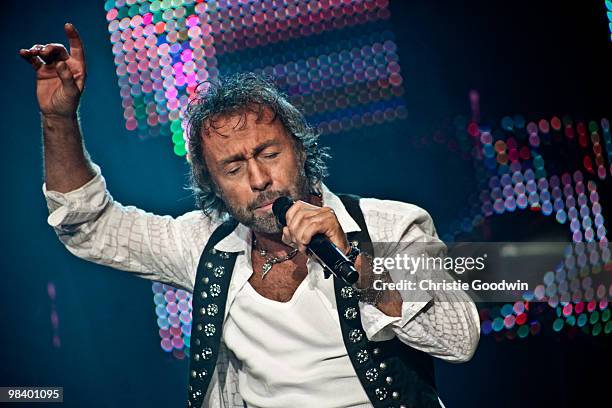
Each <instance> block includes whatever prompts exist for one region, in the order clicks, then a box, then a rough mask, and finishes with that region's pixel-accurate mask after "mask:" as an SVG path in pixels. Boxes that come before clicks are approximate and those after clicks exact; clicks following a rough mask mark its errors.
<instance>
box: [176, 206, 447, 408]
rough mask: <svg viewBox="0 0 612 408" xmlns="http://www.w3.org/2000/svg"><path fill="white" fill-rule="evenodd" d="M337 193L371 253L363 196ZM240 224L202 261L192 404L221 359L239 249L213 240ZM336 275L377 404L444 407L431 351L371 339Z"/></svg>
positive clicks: (357, 237)
mask: <svg viewBox="0 0 612 408" xmlns="http://www.w3.org/2000/svg"><path fill="white" fill-rule="evenodd" d="M338 196H339V197H340V199H341V200H342V202H343V204H344V206H345V207H346V209H347V211H348V213H349V214H350V215H351V217H352V218H353V219H354V220H355V221H356V222H357V224H358V225H359V227H360V228H361V231H357V232H353V233H349V234H348V239H349V241H357V242H358V243H359V248H360V249H361V251H365V252H368V253H372V246H371V239H370V236H369V234H368V230H367V227H366V224H365V220H364V217H363V214H362V212H361V210H360V208H359V197H356V196H352V195H342V194H341V195H338ZM236 226H237V223H236V222H235V221H233V220H230V221H227V222H226V223H224V224H222V225H220V226H219V227H218V228H217V229H216V230H215V231H214V232H213V234H212V236H211V238H210V239H209V240H208V242H207V244H206V247H205V248H204V251H203V252H202V255H201V257H200V262H199V264H198V271H197V276H196V282H195V287H194V291H193V297H192V310H193V312H192V314H193V323H192V330H191V344H190V347H191V350H190V363H189V394H188V401H187V406H188V407H192V408H195V407H198V408H199V407H201V405H202V403H203V401H204V396H205V395H206V391H207V390H208V386H209V384H210V379H211V376H212V373H213V371H214V369H215V366H216V363H217V357H218V352H219V346H220V342H221V331H222V328H223V318H224V316H225V304H226V301H227V292H228V288H229V283H230V279H231V275H232V271H233V269H234V264H235V262H236V257H237V255H238V254H237V253H230V252H222V251H218V250H216V249H214V246H215V245H216V244H217V243H218V242H219V241H221V240H222V239H223V238H224V237H226V236H227V235H229V234H230V233H231V232H232V231H233V230H234V229H235V228H236ZM332 279H334V290H335V294H336V304H337V310H338V317H339V319H340V327H341V330H342V339H343V341H344V345H345V347H346V350H347V353H348V356H349V358H350V360H351V363H352V364H353V368H354V369H355V372H356V374H357V377H358V378H359V381H360V382H361V385H362V386H363V388H364V390H365V392H366V394H367V395H368V397H369V399H370V401H371V403H372V405H374V407H375V408H383V407H384V408H388V407H400V408H401V407H406V408H434V407H435V408H439V407H440V404H439V402H438V396H437V392H436V386H435V378H434V368H433V360H432V357H431V356H429V355H428V354H426V353H423V352H421V351H418V350H416V349H414V348H412V347H410V346H408V345H406V344H404V343H402V342H401V341H399V340H398V339H397V338H393V339H392V340H388V341H382V342H375V341H369V340H368V339H367V336H366V334H365V331H364V330H363V327H362V325H361V316H360V313H359V304H358V298H357V293H356V292H355V290H354V289H353V288H352V287H351V286H350V285H347V284H346V283H345V282H343V281H342V280H340V279H336V278H332ZM338 391H339V392H342V390H338Z"/></svg>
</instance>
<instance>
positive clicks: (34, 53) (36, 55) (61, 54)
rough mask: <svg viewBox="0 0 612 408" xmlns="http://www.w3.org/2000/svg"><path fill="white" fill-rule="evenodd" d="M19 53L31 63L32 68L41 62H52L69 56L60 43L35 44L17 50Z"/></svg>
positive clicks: (38, 66)
mask: <svg viewBox="0 0 612 408" xmlns="http://www.w3.org/2000/svg"><path fill="white" fill-rule="evenodd" d="M19 55H21V57H22V58H24V59H25V60H27V61H28V62H29V63H30V64H32V66H33V67H34V69H38V68H40V67H41V65H42V63H45V64H52V63H54V62H56V61H66V60H67V59H68V57H69V55H68V52H67V51H66V48H65V47H64V46H63V45H62V44H46V45H42V44H36V45H34V46H32V47H31V48H30V49H28V50H26V49H21V50H19Z"/></svg>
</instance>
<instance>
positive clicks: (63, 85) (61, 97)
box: [19, 23, 86, 117]
mask: <svg viewBox="0 0 612 408" xmlns="http://www.w3.org/2000/svg"><path fill="white" fill-rule="evenodd" d="M64 30H65V31H66V36H67V37H68V42H69V43H70V55H69V54H68V52H67V51H66V47H64V46H63V45H62V44H56V43H51V44H46V45H41V44H36V45H34V46H33V47H32V48H30V49H29V50H26V49H21V50H19V55H21V56H22V57H23V58H24V59H25V60H26V61H28V62H29V63H30V64H31V65H32V67H33V68H34V70H35V71H36V97H37V98H38V105H39V106H40V111H41V113H42V114H43V115H45V116H61V117H74V116H75V115H76V111H77V107H78V106H79V99H80V97H81V94H82V93H83V88H84V86H85V77H86V69H85V55H84V52H83V44H82V42H81V38H80V37H79V33H78V32H77V30H76V28H75V27H74V26H73V25H72V24H70V23H66V25H65V26H64Z"/></svg>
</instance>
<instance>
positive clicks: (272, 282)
mask: <svg viewBox="0 0 612 408" xmlns="http://www.w3.org/2000/svg"><path fill="white" fill-rule="evenodd" d="M306 261H307V257H306V255H304V254H298V255H296V256H295V257H294V258H292V259H290V260H288V261H285V262H282V263H278V264H275V265H274V266H272V269H270V271H269V272H268V273H267V274H266V276H265V278H263V279H262V278H261V276H262V267H263V265H264V263H265V260H264V259H263V258H261V257H260V256H257V255H256V254H255V253H253V254H252V256H251V264H252V265H253V274H252V275H251V277H250V278H249V283H250V284H251V286H252V287H253V289H255V291H256V292H257V293H259V294H260V295H261V296H263V297H265V298H267V299H270V300H274V301H276V302H288V301H289V300H291V298H292V297H293V294H294V293H295V291H296V290H297V288H298V286H300V283H302V281H303V280H304V279H305V278H306V276H307V275H308V267H307V265H306Z"/></svg>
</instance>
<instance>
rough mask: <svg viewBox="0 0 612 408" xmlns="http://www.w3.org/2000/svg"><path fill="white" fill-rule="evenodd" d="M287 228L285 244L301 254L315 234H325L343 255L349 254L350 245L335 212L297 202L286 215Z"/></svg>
mask: <svg viewBox="0 0 612 408" xmlns="http://www.w3.org/2000/svg"><path fill="white" fill-rule="evenodd" d="M285 218H286V220H287V226H286V227H284V228H283V238H282V240H283V242H284V243H285V244H287V245H290V246H292V247H294V248H298V249H299V250H300V251H301V252H306V245H308V244H309V243H310V240H311V239H312V237H313V236H314V235H315V234H323V235H325V236H326V237H327V239H329V240H330V241H331V242H332V243H333V244H334V245H336V246H337V247H338V249H339V250H341V251H342V252H343V253H345V254H346V253H348V252H349V249H350V247H349V243H348V240H347V239H346V234H345V233H344V231H343V230H342V227H341V226H340V223H339V222H338V219H337V218H336V214H335V213H334V210H332V209H331V208H329V207H317V206H316V205H312V204H309V203H306V202H304V201H296V202H295V203H294V204H293V205H292V206H291V207H290V208H289V210H287V214H286V215H285Z"/></svg>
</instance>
